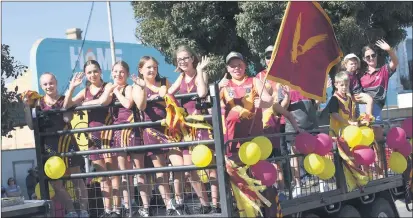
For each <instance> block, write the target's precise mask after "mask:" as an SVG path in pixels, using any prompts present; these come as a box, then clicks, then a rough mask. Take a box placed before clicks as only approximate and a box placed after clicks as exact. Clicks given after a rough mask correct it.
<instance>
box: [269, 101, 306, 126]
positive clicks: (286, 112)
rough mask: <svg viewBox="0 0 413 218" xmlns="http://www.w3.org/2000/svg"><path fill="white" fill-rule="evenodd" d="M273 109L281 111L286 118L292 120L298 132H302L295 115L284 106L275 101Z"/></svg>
mask: <svg viewBox="0 0 413 218" xmlns="http://www.w3.org/2000/svg"><path fill="white" fill-rule="evenodd" d="M273 110H274V111H275V112H276V113H280V114H282V115H283V116H284V117H285V118H287V119H288V120H289V121H290V123H291V125H293V127H294V129H295V130H296V131H297V132H301V129H300V127H298V124H297V121H296V120H295V119H294V117H293V115H291V113H290V112H289V111H287V110H286V109H285V108H284V107H282V106H281V105H280V104H278V103H275V104H274V105H273Z"/></svg>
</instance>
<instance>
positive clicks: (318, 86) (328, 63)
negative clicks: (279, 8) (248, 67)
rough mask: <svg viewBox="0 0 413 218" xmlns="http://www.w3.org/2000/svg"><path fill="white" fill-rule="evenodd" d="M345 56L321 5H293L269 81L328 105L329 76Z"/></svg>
mask: <svg viewBox="0 0 413 218" xmlns="http://www.w3.org/2000/svg"><path fill="white" fill-rule="evenodd" d="M342 56H343V53H342V52H341V50H340V48H339V46H338V43H337V39H336V37H335V34H334V30H333V26H332V24H331V21H330V18H329V17H328V16H327V14H326V13H325V11H324V10H323V9H322V8H321V6H320V4H319V3H317V2H289V3H288V5H287V8H286V10H285V14H284V18H283V21H282V23H281V27H280V30H279V32H278V36H277V40H276V42H275V46H274V51H273V53H272V58H271V63H270V65H269V70H268V71H267V72H268V74H267V79H270V80H273V81H276V82H280V83H282V84H285V85H289V86H290V87H291V88H293V89H295V90H297V91H300V92H301V94H302V95H303V96H305V97H308V98H312V99H315V100H319V101H322V102H325V100H326V84H327V78H328V72H329V71H330V69H331V68H332V67H333V66H334V65H336V64H337V63H339V61H340V58H341V57H342Z"/></svg>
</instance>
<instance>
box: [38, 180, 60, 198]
mask: <svg viewBox="0 0 413 218" xmlns="http://www.w3.org/2000/svg"><path fill="white" fill-rule="evenodd" d="M34 193H36V197H37V199H41V198H42V197H41V195H40V184H39V183H37V184H36V187H34ZM54 195H55V192H54V189H53V186H52V185H51V184H50V182H49V197H50V199H52V198H53V197H54Z"/></svg>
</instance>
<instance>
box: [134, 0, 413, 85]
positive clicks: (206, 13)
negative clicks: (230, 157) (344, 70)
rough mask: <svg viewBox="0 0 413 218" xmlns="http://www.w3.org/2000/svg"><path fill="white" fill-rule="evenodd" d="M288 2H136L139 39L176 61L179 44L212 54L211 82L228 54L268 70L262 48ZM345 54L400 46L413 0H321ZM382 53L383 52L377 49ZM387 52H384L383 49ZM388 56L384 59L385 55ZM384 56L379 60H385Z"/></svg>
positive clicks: (411, 18) (410, 19) (269, 41)
mask: <svg viewBox="0 0 413 218" xmlns="http://www.w3.org/2000/svg"><path fill="white" fill-rule="evenodd" d="M286 5H287V2H255V1H251V2H133V3H132V6H133V8H134V11H135V18H136V21H137V23H138V27H137V29H136V37H137V38H138V39H139V40H140V41H141V42H142V43H143V44H145V45H148V46H153V47H155V48H158V50H159V51H160V52H161V53H163V54H164V55H165V56H166V61H167V62H168V63H172V61H173V58H172V57H173V51H174V49H175V48H176V46H177V45H179V44H181V43H186V44H188V45H190V46H192V47H194V48H195V49H196V50H197V51H198V52H199V53H200V54H201V55H206V54H207V55H211V56H212V62H213V63H212V64H211V66H210V67H209V68H208V69H207V70H209V73H210V74H211V78H212V80H215V79H217V78H219V74H222V71H223V70H225V67H224V65H225V64H224V58H225V56H226V55H227V54H228V53H229V52H230V51H232V50H235V51H239V52H241V53H242V54H243V55H244V56H245V58H246V60H247V61H248V63H249V65H250V66H251V68H252V71H255V72H258V71H259V70H261V69H262V68H263V65H262V62H261V61H262V59H263V55H264V54H263V51H264V49H265V48H266V47H267V46H268V45H273V44H274V42H275V40H276V37H277V33H278V30H279V27H280V24H281V21H282V18H283V15H284V10H285V8H286ZM321 6H322V7H323V8H324V10H325V11H326V13H327V14H328V15H329V17H330V19H331V21H332V23H333V27H334V30H335V33H336V37H337V40H338V41H339V44H340V47H341V49H342V50H343V53H344V54H347V53H356V54H357V55H358V56H359V57H361V56H360V53H361V48H362V47H363V46H364V45H367V44H369V43H374V42H375V41H376V40H378V39H382V38H383V39H385V40H387V41H388V42H389V44H390V45H391V46H396V45H397V44H398V43H399V42H401V41H402V40H403V39H405V38H406V31H405V30H404V28H406V27H409V26H412V24H413V14H412V13H411V11H412V2H348V1H345V2H338V1H331V2H321ZM378 52H380V53H382V51H378ZM382 54H384V53H382ZM385 55H386V54H384V55H383V56H382V57H384V56H385ZM383 61H384V58H381V59H379V63H383Z"/></svg>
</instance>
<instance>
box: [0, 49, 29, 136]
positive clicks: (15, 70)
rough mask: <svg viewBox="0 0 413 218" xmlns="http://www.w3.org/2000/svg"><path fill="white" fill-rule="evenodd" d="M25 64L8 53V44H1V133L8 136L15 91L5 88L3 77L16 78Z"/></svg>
mask: <svg viewBox="0 0 413 218" xmlns="http://www.w3.org/2000/svg"><path fill="white" fill-rule="evenodd" d="M26 69H27V67H26V66H23V65H21V64H20V63H19V62H18V61H16V60H14V57H13V56H11V55H10V50H9V46H8V45H5V44H1V135H2V136H8V133H9V132H10V131H11V130H13V129H14V128H13V127H14V126H15V123H14V120H13V119H12V117H13V116H12V115H13V110H15V109H16V92H17V90H18V86H16V88H15V89H14V91H11V90H7V88H6V83H5V79H7V78H14V79H16V78H17V77H18V76H20V75H21V74H22V73H23V72H24V71H25V70H26Z"/></svg>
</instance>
